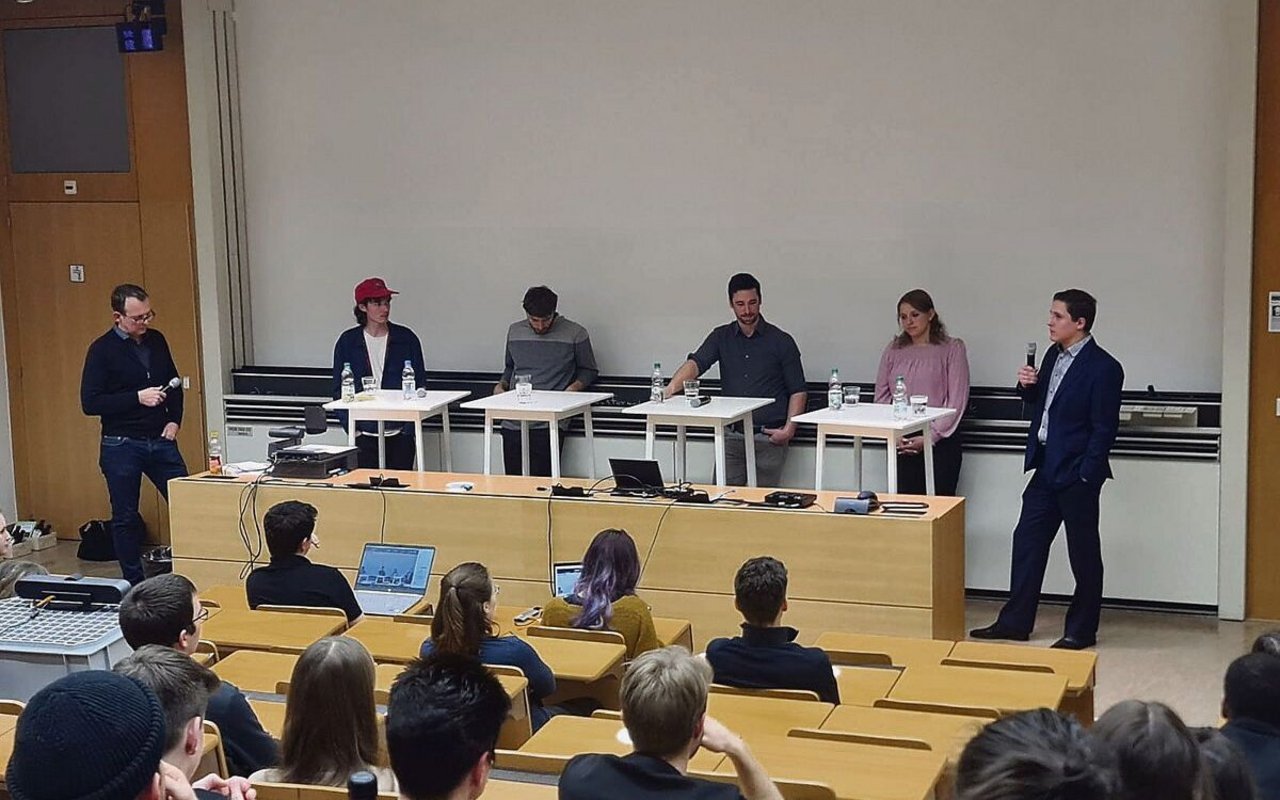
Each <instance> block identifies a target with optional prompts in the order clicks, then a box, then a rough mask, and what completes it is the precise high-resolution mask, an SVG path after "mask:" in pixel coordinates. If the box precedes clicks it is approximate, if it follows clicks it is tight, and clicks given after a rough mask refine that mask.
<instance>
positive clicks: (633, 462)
mask: <svg viewBox="0 0 1280 800" xmlns="http://www.w3.org/2000/svg"><path fill="white" fill-rule="evenodd" d="M609 469H610V471H611V472H612V473H613V480H614V482H615V485H616V486H617V487H618V488H619V489H633V490H634V489H661V488H662V487H663V482H662V470H661V468H659V466H658V462H657V461H655V460H653V459H644V458H611V459H609Z"/></svg>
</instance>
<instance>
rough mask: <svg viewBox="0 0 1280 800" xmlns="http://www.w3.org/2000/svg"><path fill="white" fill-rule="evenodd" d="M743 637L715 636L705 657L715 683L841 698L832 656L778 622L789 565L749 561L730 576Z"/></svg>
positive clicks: (784, 607)
mask: <svg viewBox="0 0 1280 800" xmlns="http://www.w3.org/2000/svg"><path fill="white" fill-rule="evenodd" d="M733 594H734V601H733V604H734V606H736V607H737V609H738V610H739V611H740V612H742V616H743V618H744V619H746V622H744V623H742V635H741V636H735V637H734V638H732V639H713V640H712V641H711V643H710V644H708V645H707V661H708V662H709V663H710V664H711V669H712V670H713V671H714V672H715V682H716V683H720V684H724V685H725V686H737V687H740V688H744V689H809V690H812V691H815V692H817V693H818V699H820V700H822V701H823V702H827V703H836V704H839V702H840V689H839V687H838V686H837V685H836V677H835V673H834V672H832V670H831V659H830V658H828V657H827V654H826V653H824V652H823V651H822V650H819V649H818V648H816V647H803V646H801V645H798V644H796V642H795V638H796V635H797V634H798V633H799V631H797V630H796V629H795V628H788V627H785V626H783V624H782V614H783V612H785V611H786V610H787V568H786V566H784V565H783V563H782V562H781V561H779V560H777V559H776V558H770V557H769V556H761V557H759V558H752V559H749V560H748V561H747V562H746V563H745V564H743V565H742V566H741V567H740V568H739V569H738V574H737V575H736V576H735V577H734V579H733Z"/></svg>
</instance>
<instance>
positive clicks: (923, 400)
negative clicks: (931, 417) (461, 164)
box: [911, 394, 929, 417]
mask: <svg viewBox="0 0 1280 800" xmlns="http://www.w3.org/2000/svg"><path fill="white" fill-rule="evenodd" d="M928 406H929V395H927V394H913V395H911V413H912V414H913V415H915V416H917V417H923V416H924V412H925V409H926V408H928Z"/></svg>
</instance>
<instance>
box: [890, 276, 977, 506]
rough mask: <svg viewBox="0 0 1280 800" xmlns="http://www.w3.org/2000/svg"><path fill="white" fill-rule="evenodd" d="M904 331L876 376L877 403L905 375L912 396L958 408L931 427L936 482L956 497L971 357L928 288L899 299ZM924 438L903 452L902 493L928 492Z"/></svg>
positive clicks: (941, 490)
mask: <svg viewBox="0 0 1280 800" xmlns="http://www.w3.org/2000/svg"><path fill="white" fill-rule="evenodd" d="M898 327H899V328H901V329H902V332H901V333H899V334H898V335H897V336H895V337H894V338H893V341H891V342H889V346H888V347H886V348H885V349H884V355H882V356H881V357H880V369H879V371H878V372H877V373H876V402H877V403H889V402H892V400H893V384H894V382H895V381H896V380H897V378H898V376H899V375H901V376H902V377H903V380H904V381H906V384H907V394H908V395H913V394H923V395H928V396H929V405H931V406H940V407H943V408H954V409H956V412H957V413H956V414H955V415H954V416H951V417H946V418H944V419H940V420H937V421H935V422H933V423H931V424H930V426H929V430H928V431H927V433H928V435H929V436H932V437H933V480H934V487H935V488H936V489H937V493H938V494H940V495H954V494H955V493H956V483H957V482H958V481H959V480H960V458H961V452H960V437H959V436H957V435H955V434H956V431H957V430H958V429H959V427H960V420H961V418H963V417H964V412H965V409H966V407H967V406H968V405H969V356H968V354H966V352H965V349H964V342H963V341H961V340H960V339H954V338H952V337H950V336H948V335H947V326H946V325H943V324H942V319H941V318H940V317H939V316H938V312H937V310H936V309H934V307H933V298H932V297H930V296H929V293H928V292H926V291H925V290H924V289H912V290H911V291H909V292H907V293H906V294H904V295H903V296H902V299H901V300H899V301H898ZM923 448H924V440H923V439H922V438H921V437H919V436H913V437H911V438H909V439H905V440H903V442H902V444H901V446H900V447H899V448H898V491H899V492H901V493H903V494H924V489H925V486H924V456H923Z"/></svg>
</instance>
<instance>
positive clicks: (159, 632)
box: [120, 572, 196, 650]
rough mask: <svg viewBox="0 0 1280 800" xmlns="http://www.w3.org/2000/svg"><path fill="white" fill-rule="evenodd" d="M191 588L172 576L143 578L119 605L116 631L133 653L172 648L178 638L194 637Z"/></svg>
mask: <svg viewBox="0 0 1280 800" xmlns="http://www.w3.org/2000/svg"><path fill="white" fill-rule="evenodd" d="M195 593H196V587H195V584H193V583H192V582H191V581H189V580H187V578H186V577H185V576H183V575H178V574H176V573H173V572H168V573H165V574H164V575H157V576H155V577H154V578H147V579H146V580H145V581H143V582H142V583H139V584H138V585H137V586H135V587H133V588H132V589H130V590H129V593H128V594H126V595H125V596H124V599H123V600H121V601H120V631H121V632H122V633H123V634H124V640H125V641H126V642H128V643H129V646H130V647H132V648H133V649H135V650H137V649H138V648H139V647H142V646H143V645H147V644H158V645H160V646H161V647H173V646H174V645H176V644H177V643H178V636H179V635H180V634H181V633H182V632H183V631H186V632H187V633H195V631H196V627H195V616H196V607H195V601H194V600H193V597H194V596H195Z"/></svg>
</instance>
